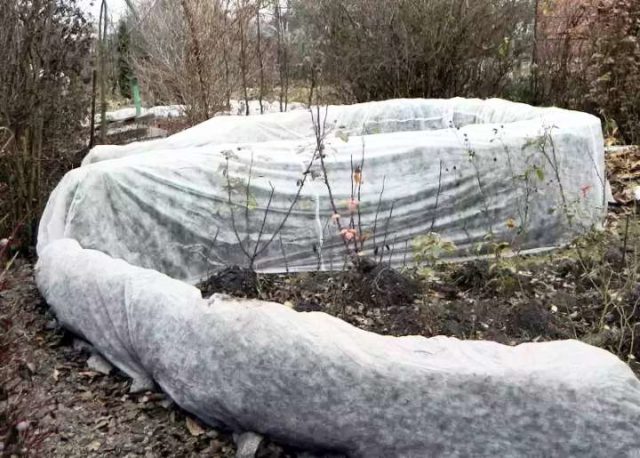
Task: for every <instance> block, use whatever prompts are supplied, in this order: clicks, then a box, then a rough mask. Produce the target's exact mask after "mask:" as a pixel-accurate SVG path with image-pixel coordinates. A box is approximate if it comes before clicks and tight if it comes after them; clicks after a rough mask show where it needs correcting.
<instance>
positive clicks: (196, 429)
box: [186, 417, 205, 437]
mask: <svg viewBox="0 0 640 458" xmlns="http://www.w3.org/2000/svg"><path fill="white" fill-rule="evenodd" d="M186 424H187V429H188V430H189V433H190V434H191V435H192V436H194V437H198V436H201V435H202V434H204V432H205V431H204V428H203V427H202V426H200V424H199V423H198V422H197V421H195V420H194V419H192V418H191V417H187V421H186Z"/></svg>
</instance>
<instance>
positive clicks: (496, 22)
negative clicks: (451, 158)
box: [296, 0, 531, 101]
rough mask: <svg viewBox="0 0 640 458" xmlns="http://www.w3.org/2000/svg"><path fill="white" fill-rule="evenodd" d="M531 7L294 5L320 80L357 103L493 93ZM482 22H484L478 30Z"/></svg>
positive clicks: (460, 2)
mask: <svg viewBox="0 0 640 458" xmlns="http://www.w3.org/2000/svg"><path fill="white" fill-rule="evenodd" d="M528 5H529V2H522V1H486V0H483V1H471V2H469V1H467V0H455V1H444V0H432V1H418V0H400V1H382V2H381V1H378V0H340V1H332V0H320V1H317V2H306V1H299V2H296V7H297V9H296V14H297V18H296V20H297V21H298V23H299V24H300V26H301V27H302V28H303V29H305V32H306V33H305V36H306V37H308V39H309V40H310V41H311V42H312V43H313V46H314V47H316V48H317V49H318V50H319V52H320V55H321V56H322V59H323V63H322V69H323V72H324V75H325V77H327V78H329V79H330V80H331V82H332V83H334V84H339V85H341V87H343V88H344V89H346V90H347V91H349V93H350V94H352V95H353V97H354V98H355V99H356V100H358V101H367V100H372V99H384V98H390V97H450V96H463V95H477V96H485V95H493V94H496V93H499V92H500V91H501V89H502V88H503V87H504V86H505V85H506V83H507V82H508V78H507V77H508V75H509V72H511V71H512V69H513V67H514V61H517V60H518V59H520V58H521V57H522V56H529V55H530V50H529V49H528V48H527V46H528V45H529V44H528V43H527V42H526V41H525V40H523V38H525V36H524V31H525V26H526V24H527V23H528V21H529V18H530V16H531V10H530V8H529V7H528ZM481 24H483V25H482V26H481Z"/></svg>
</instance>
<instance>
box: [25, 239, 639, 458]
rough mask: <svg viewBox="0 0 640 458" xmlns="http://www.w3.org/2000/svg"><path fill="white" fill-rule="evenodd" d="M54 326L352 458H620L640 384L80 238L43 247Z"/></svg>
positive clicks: (168, 384) (225, 408)
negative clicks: (236, 283)
mask: <svg viewBox="0 0 640 458" xmlns="http://www.w3.org/2000/svg"><path fill="white" fill-rule="evenodd" d="M36 280H37V284H38V287H39V289H40V291H41V292H42V294H43V295H44V297H45V298H46V299H47V301H48V303H49V304H50V305H51V306H52V307H53V309H54V310H55V312H56V314H57V316H58V319H59V320H60V321H61V322H62V324H64V325H65V326H67V327H68V328H70V329H72V330H74V331H75V332H77V333H78V334H80V335H81V336H83V337H84V338H86V339H88V340H89V341H90V342H91V343H93V344H94V345H95V346H96V347H97V348H98V350H99V351H100V352H102V353H103V355H104V356H106V357H107V358H108V359H109V360H110V361H112V362H113V363H114V364H115V365H116V366H118V367H119V368H120V369H121V370H123V371H124V372H125V373H127V374H128V375H129V376H131V377H132V378H133V379H134V380H135V383H134V385H135V386H137V387H138V388H141V389H142V388H144V387H150V386H152V384H153V383H154V382H155V383H157V384H158V385H159V386H160V387H161V388H162V389H163V390H164V391H165V392H166V393H168V394H169V395H170V396H171V398H172V399H174V400H175V401H176V403H177V404H178V405H180V406H181V407H182V408H184V409H186V410H187V411H189V412H192V413H194V414H195V415H197V416H198V417H200V418H201V419H202V420H204V421H206V422H207V423H210V424H212V425H220V424H223V425H226V426H228V427H230V428H232V429H233V430H234V431H236V432H244V431H253V432H258V433H261V434H265V435H268V436H270V437H272V438H275V439H277V440H280V441H283V442H285V443H289V444H293V445H298V446H301V447H303V448H318V449H325V450H326V449H329V450H333V451H336V452H340V453H345V454H348V455H349V456H354V457H367V458H371V457H400V456H401V457H425V456H428V457H453V456H458V457H476V458H482V457H487V458H488V457H491V458H493V457H497V456H499V457H514V458H515V457H532V456H544V457H581V458H583V457H601V458H604V457H621V458H635V457H637V456H638V455H637V453H638V450H640V434H638V433H639V432H640V431H639V427H638V419H639V418H640V381H638V380H637V379H636V378H635V377H634V375H633V373H632V372H631V370H630V369H629V367H628V366H626V365H625V364H624V363H622V362H621V361H620V360H619V359H618V358H616V357H615V356H614V355H612V354H610V353H608V352H606V351H604V350H601V349H598V348H595V347H591V346H589V345H586V344H583V343H580V342H577V341H563V342H548V343H532V344H522V345H519V346H517V347H508V346H504V345H500V344H497V343H493V342H482V341H476V342H472V341H459V340H457V339H449V338H446V337H435V338H431V339H425V338H423V337H401V338H396V337H385V336H379V335H376V334H372V333H368V332H365V331H362V330H359V329H357V328H355V327H353V326H351V325H349V324H347V323H345V322H343V321H341V320H338V319H336V318H333V317H330V316H329V315H326V314H324V313H298V312H295V311H293V310H291V309H289V308H287V307H285V306H282V305H279V304H275V303H268V302H261V301H251V300H238V299H231V298H225V297H218V296H214V297H213V298H212V299H211V300H209V301H207V300H204V299H202V298H201V296H200V292H199V291H198V290H197V289H196V288H194V287H192V286H189V285H188V284H186V283H183V282H180V281H177V280H174V279H171V278H169V277H167V276H165V275H163V274H161V273H159V272H156V271H153V270H146V269H142V268H139V267H134V266H132V265H130V264H128V263H126V262H125V261H122V260H117V259H113V258H111V257H109V256H107V255H106V254H104V253H101V252H98V251H93V250H86V249H82V248H81V247H80V245H79V244H78V243H77V242H76V241H74V240H68V239H62V240H57V241H53V242H51V243H50V244H48V246H47V247H46V248H44V249H43V250H42V252H41V253H40V259H39V261H38V265H37V268H36Z"/></svg>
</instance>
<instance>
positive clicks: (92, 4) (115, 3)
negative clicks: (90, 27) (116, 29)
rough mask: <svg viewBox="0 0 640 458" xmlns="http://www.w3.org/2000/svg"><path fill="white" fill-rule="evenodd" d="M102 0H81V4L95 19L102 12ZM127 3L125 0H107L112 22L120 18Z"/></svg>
mask: <svg viewBox="0 0 640 458" xmlns="http://www.w3.org/2000/svg"><path fill="white" fill-rule="evenodd" d="M101 3H102V0H80V1H79V4H80V7H81V8H82V9H84V10H85V11H88V12H89V13H91V15H92V16H93V19H94V20H95V21H97V20H98V15H99V14H100V4H101ZM126 7H127V4H126V3H125V1H124V0H107V12H108V14H109V16H110V17H111V21H112V22H116V21H117V20H118V18H119V17H120V16H121V15H122V14H123V13H124V11H125V9H126Z"/></svg>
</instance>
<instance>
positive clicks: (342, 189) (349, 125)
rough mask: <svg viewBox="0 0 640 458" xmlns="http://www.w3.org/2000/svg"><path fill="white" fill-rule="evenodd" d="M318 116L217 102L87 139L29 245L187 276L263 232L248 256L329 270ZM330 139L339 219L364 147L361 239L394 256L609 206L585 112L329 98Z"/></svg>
mask: <svg viewBox="0 0 640 458" xmlns="http://www.w3.org/2000/svg"><path fill="white" fill-rule="evenodd" d="M321 118H323V120H324V119H325V112H324V109H323V110H321ZM313 131H314V130H313V123H312V118H311V115H310V112H308V111H305V110H297V111H293V112H289V113H275V114H266V115H263V116H248V117H244V116H226V117H216V118H213V119H211V120H209V121H207V122H204V123H202V124H200V125H197V126H195V127H193V128H191V129H188V130H186V131H183V132H180V133H178V134H176V135H173V136H171V137H168V138H166V139H161V140H155V141H150V142H144V143H133V144H130V145H126V146H102V147H96V148H95V149H93V150H92V151H91V152H90V153H89V154H88V155H87V157H86V158H85V160H84V162H83V164H84V165H83V166H82V167H80V168H78V169H76V170H73V171H71V172H69V173H68V174H67V175H66V176H65V177H64V179H63V180H62V181H61V183H60V184H59V185H58V186H57V188H56V189H55V190H54V192H53V193H52V195H51V197H50V199H49V202H48V204H47V207H46V209H45V211H44V214H43V216H42V220H41V223H40V229H39V234H38V252H42V250H43V249H44V248H45V247H46V246H47V245H48V244H49V243H51V242H53V241H55V240H58V239H61V238H73V239H75V240H77V241H78V242H79V243H80V245H81V246H82V247H84V248H92V249H96V250H100V251H103V252H104V253H106V254H109V255H111V256H113V257H116V258H121V259H124V260H126V261H128V262H130V263H131V264H134V265H137V266H140V267H147V268H151V269H155V270H158V271H160V272H162V273H166V274H167V275H170V276H171V277H173V278H177V279H181V280H185V281H189V282H196V281H198V280H200V279H201V278H202V277H204V276H206V275H207V274H208V273H210V272H211V271H212V270H215V269H217V268H220V267H222V266H227V265H240V266H247V265H248V264H249V260H248V257H247V256H246V255H245V254H244V253H243V250H241V248H240V243H239V239H240V240H241V241H242V246H243V247H244V251H246V252H247V253H249V254H251V253H253V251H254V249H255V247H256V244H257V245H258V248H259V249H258V251H259V256H258V257H257V259H256V262H255V268H256V270H259V271H265V272H284V271H286V270H289V271H305V270H334V269H339V268H341V267H342V266H343V265H344V251H345V250H344V247H343V244H342V240H341V236H340V235H339V234H338V231H337V229H336V227H335V224H334V223H333V221H332V220H331V217H332V214H333V210H332V206H331V204H330V199H329V197H328V191H327V187H326V185H325V183H324V176H323V174H322V170H321V168H320V164H319V158H318V155H317V154H316V152H315V150H316V141H315V138H314V134H313ZM325 145H326V146H325V149H324V154H325V160H326V164H327V169H328V173H327V175H328V179H329V182H330V184H331V188H332V191H333V195H334V198H335V202H336V205H337V206H338V212H339V213H340V214H341V216H342V221H343V223H345V224H346V223H347V222H348V221H349V218H350V211H349V209H348V204H347V202H348V201H349V199H350V197H351V192H352V183H353V180H352V171H353V170H354V169H355V167H358V166H359V165H360V163H361V161H362V156H363V154H364V163H363V164H364V165H363V167H362V182H363V184H362V189H361V195H360V198H359V211H360V216H361V224H360V227H359V229H360V233H361V234H362V235H363V236H365V237H368V240H367V241H366V242H365V252H366V253H367V254H369V255H371V253H372V252H376V253H379V254H381V253H384V259H385V260H390V261H391V263H392V264H394V265H396V266H397V265H401V264H403V263H405V262H411V260H412V258H413V251H412V245H413V242H414V241H415V238H416V237H417V236H420V235H423V234H425V233H428V232H436V233H439V234H440V235H441V236H442V237H443V238H445V239H447V240H449V241H452V242H454V243H455V245H456V247H457V249H456V251H455V252H452V253H450V255H451V256H474V255H478V254H479V253H482V252H486V251H487V250H488V251H491V249H492V248H491V247H492V246H495V244H496V243H501V242H507V243H509V244H510V245H511V246H512V247H514V249H521V250H534V249H544V248H549V247H555V246H559V245H562V244H564V243H567V242H569V241H571V240H572V239H573V238H574V237H575V235H576V234H579V233H581V232H583V231H585V230H588V229H591V228H594V227H596V228H597V227H600V226H601V223H602V221H603V218H604V216H605V211H606V199H605V178H604V177H605V174H604V151H603V141H602V131H601V126H600V121H599V120H598V118H596V117H594V116H591V115H588V114H585V113H579V112H572V111H567V110H561V109H557V108H534V107H531V106H528V105H523V104H517V103H512V102H507V101H504V100H497V99H493V100H477V99H471V100H469V99H451V100H424V99H414V100H390V101H385V102H372V103H365V104H357V105H350V106H330V107H328V110H327V112H326V139H325ZM313 158H315V159H313ZM312 159H313V160H314V164H313V166H312V168H311V171H310V173H308V174H307V179H306V181H305V182H304V185H303V186H302V189H301V190H300V197H299V199H298V200H297V201H296V203H295V205H294V206H293V208H292V211H291V212H290V214H289V216H288V219H286V221H285V217H286V215H287V213H288V209H289V207H290V206H291V203H292V202H293V201H294V196H295V195H296V193H297V191H298V189H299V186H300V184H301V183H302V182H303V177H304V175H303V172H304V171H305V170H306V169H307V167H308V164H309V163H310V162H311V161H312ZM227 161H228V167H227ZM227 168H228V170H227ZM228 184H229V185H230V187H231V199H229V196H228V188H229V186H228ZM271 186H273V190H274V191H273V192H274V195H273V199H272V201H271V204H270V207H269V212H268V213H267V216H266V218H265V209H266V208H267V205H268V201H269V195H270V193H271V189H272V188H271ZM232 212H233V213H232ZM356 219H357V215H356ZM234 220H235V225H236V228H235V230H234V228H233V222H234ZM261 227H262V228H263V231H262V236H261V237H260V236H259V234H260V228H261ZM270 240H271V243H270V244H268V245H267V243H266V242H268V241H270ZM258 242H259V243H258ZM489 242H492V243H489Z"/></svg>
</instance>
